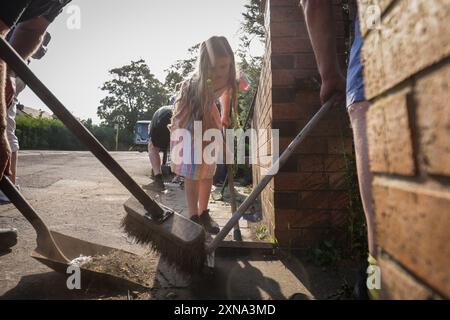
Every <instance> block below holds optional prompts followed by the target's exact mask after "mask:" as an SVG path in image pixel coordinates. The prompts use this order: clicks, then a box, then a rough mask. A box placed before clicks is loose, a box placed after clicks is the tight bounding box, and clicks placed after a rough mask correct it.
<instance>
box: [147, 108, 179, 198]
mask: <svg viewBox="0 0 450 320" xmlns="http://www.w3.org/2000/svg"><path fill="white" fill-rule="evenodd" d="M172 115H173V105H168V106H164V107H161V108H159V109H158V110H156V112H155V113H154V114H153V118H152V122H151V123H150V125H149V127H148V157H149V159H150V164H151V166H152V170H153V174H154V177H153V182H151V183H149V184H148V185H145V186H143V188H144V189H148V190H153V191H157V192H161V191H164V190H165V189H166V188H165V186H164V181H163V175H162V170H161V157H160V155H159V153H160V152H161V151H162V152H167V150H168V149H169V147H170V131H169V128H168V127H167V126H168V125H169V123H170V119H171V118H172Z"/></svg>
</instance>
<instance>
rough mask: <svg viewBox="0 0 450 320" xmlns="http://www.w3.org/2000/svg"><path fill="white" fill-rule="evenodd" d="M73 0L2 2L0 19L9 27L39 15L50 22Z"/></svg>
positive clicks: (16, 0) (18, 0) (17, 0)
mask: <svg viewBox="0 0 450 320" xmlns="http://www.w3.org/2000/svg"><path fill="white" fill-rule="evenodd" d="M70 1H71V0H13V1H11V0H8V1H4V2H6V3H2V5H1V11H0V20H2V21H3V23H4V24H6V25H7V26H8V27H10V28H11V27H13V26H14V25H16V24H18V23H21V22H24V21H28V20H31V19H34V18H37V17H40V16H42V17H44V18H45V19H47V20H48V21H49V22H53V20H55V18H56V17H57V16H58V15H59V14H60V13H61V12H62V10H63V8H64V6H66V5H67V4H68V3H69V2H70Z"/></svg>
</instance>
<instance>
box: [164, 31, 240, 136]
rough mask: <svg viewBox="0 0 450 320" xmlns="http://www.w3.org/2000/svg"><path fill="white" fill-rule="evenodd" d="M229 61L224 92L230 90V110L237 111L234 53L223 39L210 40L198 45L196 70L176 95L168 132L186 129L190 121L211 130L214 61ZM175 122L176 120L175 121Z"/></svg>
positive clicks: (213, 97)
mask: <svg viewBox="0 0 450 320" xmlns="http://www.w3.org/2000/svg"><path fill="white" fill-rule="evenodd" d="M222 57H229V58H230V60H231V63H230V73H229V79H228V84H227V87H228V88H227V89H228V90H231V101H232V103H233V109H232V110H234V111H235V110H236V105H237V94H238V84H237V81H236V63H235V59H234V54H233V50H232V49H231V46H230V44H229V43H228V40H227V39H226V38H225V37H217V36H214V37H211V38H209V39H208V40H206V41H204V42H202V43H201V45H200V51H199V55H198V59H197V68H196V70H195V71H194V73H193V74H192V75H191V76H190V77H189V79H187V80H186V81H184V82H182V84H181V89H180V90H179V91H178V93H177V98H176V100H175V109H174V112H173V116H172V121H171V128H172V129H174V128H175V127H174V126H176V127H178V128H186V125H187V124H188V122H189V120H190V118H191V117H193V120H198V121H202V122H203V129H205V130H206V129H210V128H212V127H214V125H213V119H212V116H211V114H212V112H211V110H210V108H211V105H212V104H213V103H214V102H215V98H216V97H215V96H214V91H213V86H212V81H211V78H212V71H213V70H212V69H213V67H214V63H215V60H216V59H217V58H222ZM176 118H178V119H176Z"/></svg>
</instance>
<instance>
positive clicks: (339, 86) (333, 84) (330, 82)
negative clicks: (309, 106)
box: [320, 74, 346, 105]
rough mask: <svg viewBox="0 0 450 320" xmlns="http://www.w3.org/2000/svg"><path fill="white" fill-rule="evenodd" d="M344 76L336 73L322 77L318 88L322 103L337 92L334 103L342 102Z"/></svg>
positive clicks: (343, 97)
mask: <svg viewBox="0 0 450 320" xmlns="http://www.w3.org/2000/svg"><path fill="white" fill-rule="evenodd" d="M345 87H346V83H345V78H344V77H343V76H342V75H341V74H336V75H335V76H333V77H330V78H324V79H323V81H322V86H321V88H320V101H321V102H322V104H324V103H325V102H327V101H328V100H330V98H331V97H332V96H333V95H334V94H337V98H336V101H335V104H338V105H340V104H342V103H343V102H344V101H345Z"/></svg>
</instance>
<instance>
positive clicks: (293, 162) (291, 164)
mask: <svg viewBox="0 0 450 320" xmlns="http://www.w3.org/2000/svg"><path fill="white" fill-rule="evenodd" d="M297 171H298V160H297V159H296V158H295V157H291V158H289V159H288V160H287V162H286V163H285V164H284V166H282V167H281V168H280V172H297Z"/></svg>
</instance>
